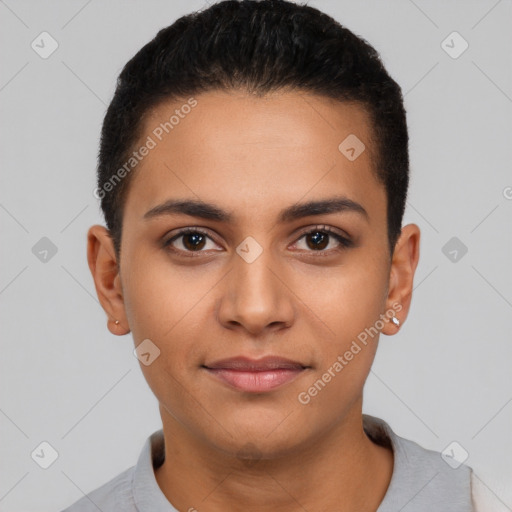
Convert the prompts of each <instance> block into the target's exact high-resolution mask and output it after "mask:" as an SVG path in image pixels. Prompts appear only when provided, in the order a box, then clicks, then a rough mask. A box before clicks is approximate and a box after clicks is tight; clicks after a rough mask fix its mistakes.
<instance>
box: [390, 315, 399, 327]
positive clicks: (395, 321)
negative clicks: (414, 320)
mask: <svg viewBox="0 0 512 512" xmlns="http://www.w3.org/2000/svg"><path fill="white" fill-rule="evenodd" d="M391 321H392V322H393V323H394V324H395V325H396V326H397V327H400V320H398V318H397V317H396V316H392V317H391Z"/></svg>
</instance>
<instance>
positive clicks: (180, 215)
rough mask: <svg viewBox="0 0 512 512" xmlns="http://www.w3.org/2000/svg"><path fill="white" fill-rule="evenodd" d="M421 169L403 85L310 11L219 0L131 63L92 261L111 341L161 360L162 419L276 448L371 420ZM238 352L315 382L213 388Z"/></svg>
mask: <svg viewBox="0 0 512 512" xmlns="http://www.w3.org/2000/svg"><path fill="white" fill-rule="evenodd" d="M408 166H409V163H408V135H407V125H406V117H405V110H404V107H403V99H402V95H401V91H400V87H399V86H398V85H397V84H396V83H395V81H394V80H393V79H392V78H391V77H390V76H389V75H388V73H387V72H386V70H385V68H384V66H383V64H382V62H381V60H380V58H379V56H378V54H377V52H376V51H375V50H374V49H373V48H372V47H371V46H370V45H369V44H368V43H367V42H365V41H364V40H363V39H361V38H359V37H357V36H356V35H354V34H353V33H352V32H350V31H349V30H348V29H346V28H344V27H342V26H341V25H340V24H339V23H337V22H336V21H335V20H333V19H332V18H330V17H329V16H327V15H325V14H323V13H321V12H319V11H318V10H316V9H314V8H312V7H309V6H305V5H304V6H301V5H297V4H294V3H291V2H287V1H284V0H268V1H265V0H264V1H259V2H258V1H250V0H245V1H240V2H239V1H224V2H220V3H218V4H215V5H213V6H211V7H210V8H208V9H207V10H204V11H202V12H198V13H194V14H191V15H188V16H184V17H183V18H180V19H179V20H178V21H176V22H175V23H174V24H172V25H171V26H169V27H167V28H164V29H162V30H160V31H159V32H158V34H157V35H156V37H155V38H154V39H153V40H152V41H150V42H149V43H148V44H147V45H146V46H144V47H143V48H142V49H141V50H140V51H139V52H138V53H137V54H136V55H135V56H134V57H133V58H132V59H131V60H130V61H129V62H128V63H127V64H126V66H125V67H124V69H123V70H122V72H121V74H120V76H119V79H118V83H117V88H116V92H115V95H114V98H113V99H112V102H111V104H110V106H109V108H108V111H107V113H106V116H105V120H104V124H103V129H102V135H101V147H100V152H99V165H98V189H97V191H96V193H97V196H98V197H99V198H100V199H101V207H102V209H103V212H104V215H105V219H106V224H107V227H106V228H103V227H101V226H94V227H93V228H91V230H90V231H89V252H88V256H89V264H90V268H91V271H92V273H93V276H94V279H95V283H96V289H97V292H98V296H99V298H100V301H101V303H102V305H103V307H104V309H105V311H106V312H107V315H108V317H109V328H110V329H111V331H112V332H113V333H115V334H126V333H128V332H130V331H131V332H132V334H133V337H134V340H135V344H136V345H139V344H140V343H141V342H142V341H143V340H148V339H149V340H151V345H149V346H150V347H152V350H153V351H154V353H155V354H156V353H157V352H158V351H159V356H158V357H157V358H156V359H154V361H152V363H151V364H150V365H148V366H146V365H142V366H141V368H142V370H143V372H144V375H145V377H146V379H147V381H148V383H149V385H150V387H151V388H152V390H153V392H154V393H155V395H156V396H157V398H158V399H159V402H160V406H161V412H162V417H163V419H164V423H165V422H166V421H167V422H168V423H169V424H173V425H175V426H176V428H178V425H179V428H181V429H183V428H185V430H187V432H188V433H189V434H190V435H192V436H195V437H196V438H197V439H200V440H201V441H203V442H204V443H206V444H208V445H209V446H211V447H214V448H218V449H222V450H224V451H225V452H231V453H236V452H237V451H238V450H239V449H240V446H243V445H246V444H247V443H248V442H250V443H254V445H256V446H258V450H259V453H263V454H264V455H266V456H268V457H273V456H277V454H279V453H285V452H287V451H289V450H291V449H293V447H294V446H298V445H300V444H301V443H306V442H308V441H311V440H312V439H314V438H315V437H318V436H320V435H321V434H322V433H324V432H325V431H326V430H327V429H329V428H332V427H334V426H335V425H337V424H339V422H340V421H341V419H343V418H348V417H350V416H351V415H352V417H353V416H354V414H355V411H357V410H358V408H360V401H361V395H362V388H363V385H364V381H365V379H366V377H367V375H368V372H369V370H370V367H371V363H372V361H373V358H374V355H375V351H376V348H377V341H378V338H379V334H380V332H384V333H385V334H394V333H395V332H396V331H397V328H396V326H394V325H393V324H392V323H391V322H390V321H389V320H390V319H391V317H392V316H397V317H400V320H401V321H402V322H403V321H404V320H405V317H406V315H407V312H408V308H409V304H410V299H411V293H412V279H413V275H414V271H415V268H416V264H417V261H418V246H419V231H418V229H417V227H416V226H414V225H409V226H406V227H405V229H402V218H403V213H404V208H405V201H406V195H407V186H408V176H409V168H408ZM194 226H196V228H194ZM184 228H190V229H189V232H188V234H187V233H185V234H184V233H183V229H184ZM326 230H327V232H326ZM116 320H117V322H118V323H117V324H116V323H115V321H116ZM364 333H366V336H365V334H364ZM154 347H156V348H154ZM157 349H158V350H157ZM150 352H151V351H150ZM348 352H350V353H351V354H352V356H350V355H349V354H348ZM344 354H346V356H347V357H345V358H344V357H343V356H344ZM241 355H242V356H246V357H250V358H253V359H258V358H261V357H264V356H267V355H273V356H280V357H284V358H287V359H292V360H294V361H298V362H300V364H301V365H302V366H303V367H304V371H303V372H301V373H300V375H299V376H298V377H297V378H295V379H294V380H292V381H290V382H288V383H286V384H285V385H283V386H281V387H278V388H276V389H275V390H272V391H271V392H266V393H254V392H241V391H240V390H237V389H234V388H233V387H232V386H229V385H226V384H225V383H222V382H217V381H216V380H213V379H214V377H212V375H211V373H210V372H209V371H208V368H209V365H211V364H212V363H214V362H215V361H218V360H221V359H225V358H230V357H235V356H241ZM340 356H341V358H342V359H343V362H342V361H341V360H340V359H339V357H340ZM347 359H348V360H347ZM336 362H338V365H336V364H335V363H336ZM339 365H341V368H340V366H339ZM326 372H327V373H326ZM327 374H329V375H330V377H329V376H326V377H325V378H324V376H325V375H327ZM319 381H322V382H323V384H322V383H319ZM315 383H316V384H315ZM312 386H313V387H315V386H316V387H315V389H316V390H317V391H316V392H315V391H314V390H312ZM320 388H321V389H320ZM308 390H310V391H308ZM308 397H309V398H308ZM213 411H214V412H213ZM290 411H293V412H294V415H293V421H289V422H285V423H284V424H283V426H282V427H281V428H280V429H278V430H275V432H274V433H273V434H272V436H269V435H267V434H268V432H270V431H272V426H274V427H275V426H276V425H277V424H278V423H279V422H280V421H281V420H279V419H278V418H276V413H277V414H278V415H279V414H281V415H282V416H283V418H284V417H285V415H286V414H287V413H288V414H290Z"/></svg>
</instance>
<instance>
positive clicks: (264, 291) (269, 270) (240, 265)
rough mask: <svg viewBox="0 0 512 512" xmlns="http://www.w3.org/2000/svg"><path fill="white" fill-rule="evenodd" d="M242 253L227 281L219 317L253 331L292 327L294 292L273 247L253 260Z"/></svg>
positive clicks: (228, 325)
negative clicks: (274, 254)
mask: <svg viewBox="0 0 512 512" xmlns="http://www.w3.org/2000/svg"><path fill="white" fill-rule="evenodd" d="M249 261H250V260H245V259H244V258H243V257H241V256H240V255H239V254H238V253H235V254H234V255H233V267H232V270H231V271H230V272H229V273H228V275H227V276H226V278H225V279H224V280H223V281H224V288H223V291H222V297H221V301H220V304H219V308H218V318H219V321H220V322H221V323H222V325H223V326H224V327H226V328H228V329H240V330H245V331H247V332H248V333H250V334H251V335H259V334H263V333H264V332H265V331H269V330H270V331H277V330H281V329H283V328H286V327H290V326H291V325H292V323H293V320H294V315H295V311H294V307H293V293H292V291H291V290H290V288H289V284H288V283H287V282H286V275H285V273H284V272H283V269H280V267H279V264H278V262H277V261H276V260H275V259H273V257H272V254H271V251H270V250H263V252H262V253H261V254H260V255H259V256H258V257H257V258H256V260H254V261H252V262H249Z"/></svg>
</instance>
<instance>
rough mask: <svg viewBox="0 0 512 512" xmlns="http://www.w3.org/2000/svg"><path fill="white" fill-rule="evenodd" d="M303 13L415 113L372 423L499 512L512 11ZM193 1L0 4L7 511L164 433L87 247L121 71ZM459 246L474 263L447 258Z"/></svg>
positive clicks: (97, 472)
mask: <svg viewBox="0 0 512 512" xmlns="http://www.w3.org/2000/svg"><path fill="white" fill-rule="evenodd" d="M310 4H311V5H313V6H316V7H318V8H320V9H321V10H324V11H325V12H327V13H329V14H331V15H333V16H334V17H335V18H336V19H337V20H339V21H340V22H341V23H342V24H344V25H346V26H347V27H348V28H350V29H351V30H353V31H354V32H355V33H357V34H359V35H362V36H363V37H364V38H366V39H367V40H368V41H369V42H370V43H371V44H373V45H374V46H375V47H376V48H377V50H378V51H380V53H381V55H382V57H383V60H384V62H385V64H386V66H387V67H388V70H389V71H390V73H391V74H392V76H394V78H395V79H396V80H397V81H398V82H399V83H400V84H401V86H402V87H403V91H404V94H405V101H406V108H407V111H408V120H409V127H410V137H411V144H410V153H411V165H412V182H411V189H410V197H409V201H408V206H407V214H406V219H405V223H408V222H415V223H417V224H418V225H419V226H420V228H421V230H422V241H421V259H420V263H419V267H418V270H417V276H416V281H415V295H414V298H413V306H412V312H411V314H410V316H409V318H408V320H407V322H406V323H405V325H404V326H403V328H402V330H401V331H400V333H399V334H398V335H397V336H394V337H386V336H382V337H381V344H380V348H379V352H378V355H377V359H376V362H375V365H374V368H373V371H372V373H371V374H370V376H369V378H368V382H367V386H366V394H365V412H368V413H370V414H374V415H377V416H380V417H382V418H384V419H385V420H387V421H388V422H389V423H390V424H391V426H392V427H393V428H394V430H395V432H397V433H398V434H399V435H402V436H404V437H407V438H410V439H413V440H415V441H417V442H418V443H420V444H422V445H423V446H425V447H428V448H432V449H435V450H438V451H442V450H443V449H445V447H446V446H447V445H449V444H450V443H451V442H452V441H457V442H458V443H459V444H460V445H461V446H462V447H464V449H465V450H467V452H468V453H469V458H468V460H467V464H469V465H471V466H472V467H473V468H474V469H475V470H476V472H477V474H478V475H479V477H480V478H481V480H482V482H483V483H484V484H485V486H486V488H487V489H488V493H489V495H490V496H491V497H492V499H493V500H494V502H495V504H496V507H497V508H496V509H499V510H512V484H511V482H512V443H511V442H510V434H511V425H512V403H511V402H512V379H511V370H510V368H511V366H512V365H511V361H512V336H511V332H512V328H511V325H510V320H511V318H512V316H511V313H512V271H511V262H512V236H511V234H512V230H511V220H512V173H511V171H510V168H511V162H512V144H511V142H512V141H511V133H512V130H511V128H512V121H511V119H512V116H511V113H512V65H511V49H512V31H511V30H510V26H512V25H511V21H512V3H511V2H510V1H509V0H502V1H495V0H489V1H487V0H481V1H471V2H470V1H429V2H427V1H420V0H415V2H413V1H411V0H394V1H388V2H382V1H376V0H374V1H371V2H370V1H366V2H356V1H350V2H349V1H334V0H316V1H315V0H313V1H311V2H310ZM204 5H205V3H204V0H197V1H196V0H187V1H172V2H171V1H155V0H153V1H151V2H147V1H146V2H142V1H138V2H135V1H131V2H128V1H124V2H122V1H109V2H105V1H103V2H100V1H99V0H92V1H88V2H87V1H83V0H81V1H74V0H73V1H51V2H36V1H15V0H5V1H0V48H1V76H0V108H1V120H2V122H1V124H0V130H1V133H0V145H1V147H0V149H1V155H2V163H1V173H2V177H1V178H2V188H1V191H0V224H1V230H2V243H1V246H0V247H1V249H0V250H1V258H2V260H1V261H2V264H1V265H0V305H1V326H2V357H1V359H0V365H1V368H0V375H1V387H0V389H1V395H0V428H1V432H2V435H1V441H0V464H1V468H0V471H1V475H2V476H1V478H0V510H2V511H7V510H9V511H12V512H17V511H22V510H23V511H25V512H27V511H36V510H59V509H60V508H62V507H64V506H65V505H67V504H69V503H70V502H72V501H74V500H76V499H78V498H79V497H81V496H82V495H83V493H85V492H89V491H90V490H92V489H93V488H96V487H97V486H99V485H101V484H103V483H104V482H106V481H107V480H108V479H110V478H112V477H113V476H115V475H117V474H118V473H119V472H121V471H123V470H124V469H126V468H128V467H129V466H131V465H133V464H134V463H135V462H136V459H137V457H138V454H139V452H140V449H141V447H142V445H143V443H144V441H145V439H146V437H147V436H148V435H149V434H150V433H151V432H153V431H154V430H156V429H158V428H160V417H159V415H158V409H157V401H156V399H155V398H154V397H153V395H152V393H151V391H150V390H149V388H148V386H147V384H146V383H145V381H144V379H143V377H142V374H141V371H140V369H139V362H138V361H137V359H136V358H135V357H134V356H133V354H132V350H133V342H132V339H131V337H130V336H126V337H121V338H119V337H115V336H113V335H111V334H110V333H109V332H108V331H107V329H106V322H105V314H104V313H103V311H102V309H101V308H100V307H99V304H98V302H97V299H96V296H95V292H94V287H93V282H92V279H91V277H90V275H89V270H88V267H87V263H86V255H85V242H86V239H85V235H86V230H87V228H88V227H89V226H90V225H91V224H94V223H98V222H102V218H101V216H100V213H99V205H98V202H97V200H96V199H95V198H94V197H93V194H92V191H93V189H94V186H95V181H94V179H95V177H94V172H95V164H96V154H97V147H98V138H99V132H100V127H101V122H102V118H103V115H104V112H105V108H106V105H107V104H108V102H109V100H110V98H111V96H112V94H113V90H114V85H115V79H116V76H117V74H118V73H119V71H120V70H121V67H122V66H123V64H124V63H125V62H126V61H127V60H128V59H129V58H130V57H131V56H132V55H133V54H134V53H135V52H136V51H137V50H138V49H139V48H140V47H141V46H142V45H143V44H145V43H146V42H147V41H148V40H150V39H151V38H152V37H153V36H154V35H155V33H156V32H157V30H158V29H160V28H162V27H164V26H166V25H169V24H170V23H172V22H173V21H174V20H175V19H176V18H177V17H178V16H180V15H182V14H185V13H187V12H190V11H192V10H196V9H200V8H202V7H204ZM42 31H47V32H49V33H50V34H51V36H52V37H53V38H54V39H55V40H56V41H57V42H58V45H59V46H58V48H57V50H56V51H55V52H54V53H53V54H52V55H51V56H50V57H48V58H47V59H43V58H41V57H40V56H39V55H38V54H37V53H36V52H35V51H34V50H33V49H32V48H31V43H32V41H33V40H34V39H36V38H37V37H38V35H39V34H40V33H41V32H42ZM453 31H457V32H459V33H460V34H461V36H462V37H463V38H464V39H465V40H466V41H467V42H468V44H469V48H468V49H467V50H466V51H465V52H464V53H463V54H461V55H460V56H458V58H453V57H452V56H450V55H448V53H446V51H445V49H443V46H442V41H443V40H445V39H446V37H447V36H448V35H449V34H451V33H452V32H453ZM452 39H453V38H452ZM37 40H38V39H36V42H37ZM39 40H40V39H39ZM450 41H451V40H450V39H448V44H449V45H451V46H453V48H452V50H451V51H452V53H453V52H454V51H455V52H457V51H458V50H460V49H461V48H462V46H461V41H460V40H454V42H453V43H452V42H450ZM46 48H48V45H46ZM42 237H47V238H48V239H50V240H51V242H52V243H53V244H54V245H55V246H56V248H57V253H56V254H55V255H53V256H52V253H51V252H49V253H48V254H47V255H46V261H41V260H40V258H42V257H43V255H44V252H43V253H39V252H38V251H42V250H44V248H45V246H44V244H45V243H47V242H40V244H43V245H42V246H41V247H42V249H41V247H40V246H36V249H37V250H34V252H35V253H36V254H34V253H33V250H32V248H33V247H34V246H35V245H36V244H37V243H38V241H39V240H40V239H41V238H42ZM452 237H457V238H458V240H459V242H457V243H458V244H459V245H460V244H464V245H465V246H466V247H467V249H468V252H467V254H466V255H464V256H463V257H461V254H462V253H461V252H460V251H459V252H458V256H459V257H458V261H455V262H453V261H451V260H450V259H449V258H448V257H447V256H446V255H445V254H444V252H443V247H445V244H447V242H448V241H449V240H450V239H451V238H452ZM452 249H453V248H452V247H451V246H448V250H447V249H445V252H446V253H449V250H452ZM36 256H38V257H36ZM42 441H47V442H49V443H50V444H51V445H52V446H53V447H54V448H55V450H56V451H57V452H58V458H57V460H56V461H55V462H54V463H53V464H52V465H51V466H50V467H49V468H48V469H42V468H41V467H39V465H38V464H36V463H35V462H34V460H33V459H32V458H31V453H32V452H33V450H34V449H35V448H36V447H38V446H39V444H40V443H41V442H42ZM47 453H48V452H47Z"/></svg>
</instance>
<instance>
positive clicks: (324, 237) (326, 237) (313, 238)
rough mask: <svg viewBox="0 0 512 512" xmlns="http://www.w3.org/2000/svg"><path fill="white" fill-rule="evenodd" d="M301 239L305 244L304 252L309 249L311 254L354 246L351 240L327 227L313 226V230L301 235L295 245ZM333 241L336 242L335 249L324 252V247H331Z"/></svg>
mask: <svg viewBox="0 0 512 512" xmlns="http://www.w3.org/2000/svg"><path fill="white" fill-rule="evenodd" d="M302 239H305V240H304V241H305V243H306V250H308V249H310V250H311V251H313V252H330V251H331V250H334V251H336V250H341V249H343V248H348V247H352V246H353V245H354V244H353V242H352V241H351V240H349V239H348V238H346V237H344V236H343V235H341V234H339V233H338V232H336V231H334V230H333V229H332V228H329V227H328V226H315V227H314V228H313V229H310V230H309V231H306V232H305V233H303V234H302V236H301V237H300V238H299V240H298V241H297V242H296V244H298V243H299V241H300V240H302ZM333 240H334V242H336V243H335V244H334V245H335V247H334V248H332V247H331V248H330V249H328V250H325V249H326V247H329V245H331V242H332V241H333ZM336 246H337V247H336ZM311 251H309V252H311Z"/></svg>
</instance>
